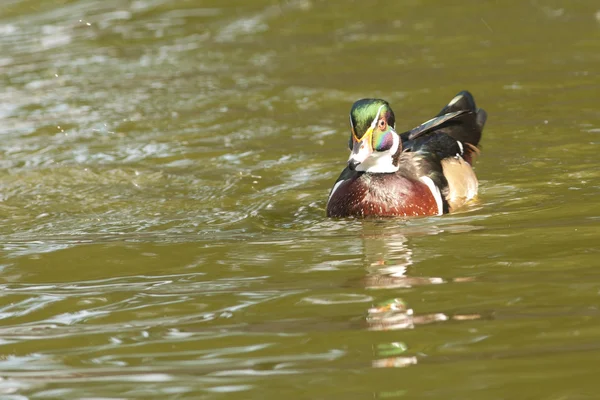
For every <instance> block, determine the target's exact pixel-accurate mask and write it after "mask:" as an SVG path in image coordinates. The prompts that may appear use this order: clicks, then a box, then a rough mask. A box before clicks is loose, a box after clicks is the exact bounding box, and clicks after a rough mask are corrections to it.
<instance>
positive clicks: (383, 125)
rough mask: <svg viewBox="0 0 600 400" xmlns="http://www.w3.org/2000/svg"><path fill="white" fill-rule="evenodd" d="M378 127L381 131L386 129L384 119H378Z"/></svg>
mask: <svg viewBox="0 0 600 400" xmlns="http://www.w3.org/2000/svg"><path fill="white" fill-rule="evenodd" d="M378 127H379V129H380V130H382V131H384V130H385V128H387V122H385V119H380V120H379V123H378Z"/></svg>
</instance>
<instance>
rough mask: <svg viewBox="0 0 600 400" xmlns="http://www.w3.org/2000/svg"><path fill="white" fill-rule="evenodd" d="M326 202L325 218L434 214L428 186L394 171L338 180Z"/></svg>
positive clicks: (434, 204)
mask: <svg viewBox="0 0 600 400" xmlns="http://www.w3.org/2000/svg"><path fill="white" fill-rule="evenodd" d="M330 196H331V197H330V199H329V201H328V203H327V216H329V217H407V216H424V215H437V214H438V204H437V202H436V199H435V197H434V196H433V194H432V192H431V190H430V189H429V187H428V186H427V185H426V184H425V183H423V182H421V181H419V180H413V179H409V178H407V177H405V176H402V175H399V174H397V173H389V174H369V173H360V174H356V175H355V176H352V177H350V178H349V179H347V180H344V181H341V182H338V184H337V185H336V186H335V187H334V190H333V193H332V194H331V195H330Z"/></svg>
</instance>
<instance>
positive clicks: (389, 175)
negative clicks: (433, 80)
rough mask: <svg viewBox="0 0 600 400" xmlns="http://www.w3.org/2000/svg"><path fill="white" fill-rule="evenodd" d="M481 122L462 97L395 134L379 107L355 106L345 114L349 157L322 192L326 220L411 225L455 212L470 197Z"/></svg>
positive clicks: (372, 102)
mask: <svg viewBox="0 0 600 400" xmlns="http://www.w3.org/2000/svg"><path fill="white" fill-rule="evenodd" d="M486 120H487V113H486V112H485V110H483V109H481V108H477V106H476V105H475V99H474V98H473V95H472V94H471V93H470V92H468V91H461V92H460V93H458V94H457V95H456V96H454V98H452V100H450V102H449V103H448V104H447V105H446V106H444V107H443V108H442V110H441V111H440V112H439V113H438V114H437V115H436V116H435V117H433V118H432V119H430V120H429V121H426V122H424V123H422V124H421V125H419V126H417V127H415V128H413V129H411V130H408V131H405V132H402V133H397V131H396V117H395V115H394V112H393V111H392V108H391V107H390V104H389V103H388V102H387V101H385V100H382V99H376V98H366V99H361V100H358V101H356V102H355V103H354V104H353V105H352V108H351V109H350V131H351V132H350V140H349V141H348V147H349V149H350V157H349V159H348V162H347V165H346V167H345V168H344V170H343V171H342V173H341V174H340V176H339V177H338V179H337V180H336V181H335V183H334V185H333V187H332V189H331V190H330V192H329V197H328V200H327V216H328V217H333V218H344V217H355V218H367V217H417V216H435V215H442V214H446V213H449V212H453V211H455V210H457V209H459V208H460V207H462V206H463V205H465V204H466V203H467V202H469V201H471V200H472V199H474V198H475V197H476V196H477V191H478V187H479V183H478V180H477V176H476V175H475V172H474V170H473V167H472V165H473V162H474V160H475V158H476V156H477V155H479V153H480V149H479V142H480V140H481V136H482V132H483V127H484V125H485V122H486Z"/></svg>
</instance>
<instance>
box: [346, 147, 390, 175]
mask: <svg viewBox="0 0 600 400" xmlns="http://www.w3.org/2000/svg"><path fill="white" fill-rule="evenodd" d="M356 170H357V171H364V172H372V173H386V172H396V171H398V167H397V166H396V165H394V164H393V162H392V154H391V153H390V152H387V151H385V152H381V153H377V152H374V153H373V154H371V155H370V156H369V157H368V158H367V159H366V160H365V161H363V162H362V163H360V164H359V165H358V166H357V167H356Z"/></svg>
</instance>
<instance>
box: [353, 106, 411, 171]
mask: <svg viewBox="0 0 600 400" xmlns="http://www.w3.org/2000/svg"><path fill="white" fill-rule="evenodd" d="M395 124H396V118H395V117H394V112H393V111H392V108H391V107H390V105H389V104H388V102H387V101H385V100H381V99H361V100H358V101H357V102H356V103H354V104H353V105H352V109H351V110H350V127H351V129H352V133H351V134H350V141H349V143H348V145H349V147H350V150H351V151H352V153H351V154H350V158H349V159H348V168H350V169H351V170H356V171H365V172H374V173H385V172H396V171H397V170H398V156H399V154H400V152H401V151H402V142H401V140H400V136H399V135H398V134H397V133H396V131H395V130H394V126H395Z"/></svg>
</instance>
